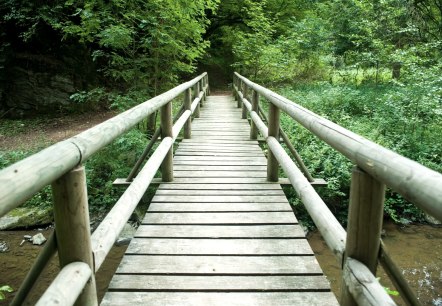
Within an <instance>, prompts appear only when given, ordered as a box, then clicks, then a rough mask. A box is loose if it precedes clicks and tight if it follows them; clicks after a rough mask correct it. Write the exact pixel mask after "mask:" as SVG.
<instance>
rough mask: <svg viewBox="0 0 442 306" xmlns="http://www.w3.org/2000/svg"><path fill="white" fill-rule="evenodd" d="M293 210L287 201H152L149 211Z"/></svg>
mask: <svg viewBox="0 0 442 306" xmlns="http://www.w3.org/2000/svg"><path fill="white" fill-rule="evenodd" d="M223 211H225V212H229V211H230V212H233V211H249V212H250V211H292V210H291V207H290V205H289V204H288V203H287V202H286V203H189V202H185V203H151V204H150V206H149V212H223Z"/></svg>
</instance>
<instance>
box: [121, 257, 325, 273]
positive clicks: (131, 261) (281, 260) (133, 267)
mask: <svg viewBox="0 0 442 306" xmlns="http://www.w3.org/2000/svg"><path fill="white" fill-rule="evenodd" d="M117 273H119V274H122V273H136V274H189V275H204V274H212V275H244V274H249V275H250V274H253V275H266V274H273V275H276V274H284V275H287V274H289V275H296V274H307V273H308V274H317V275H322V271H321V268H320V267H319V265H318V262H317V261H316V258H315V257H314V256H173V255H145V256H138V255H126V256H124V257H123V259H122V260H121V263H120V266H119V267H118V269H117Z"/></svg>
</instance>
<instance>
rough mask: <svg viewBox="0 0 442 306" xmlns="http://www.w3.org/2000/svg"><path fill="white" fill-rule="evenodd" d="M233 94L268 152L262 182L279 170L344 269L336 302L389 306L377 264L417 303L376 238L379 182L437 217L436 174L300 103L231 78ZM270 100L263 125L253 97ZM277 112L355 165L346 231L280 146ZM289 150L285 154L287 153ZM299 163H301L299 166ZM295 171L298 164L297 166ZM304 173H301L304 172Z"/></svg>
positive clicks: (440, 199)
mask: <svg viewBox="0 0 442 306" xmlns="http://www.w3.org/2000/svg"><path fill="white" fill-rule="evenodd" d="M233 88H234V96H235V98H236V100H237V101H238V107H242V116H243V118H246V117H247V113H249V114H250V118H251V134H250V136H251V139H256V137H257V131H259V132H260V133H261V134H262V135H263V137H264V138H266V142H267V145H268V147H269V152H268V164H267V179H268V180H269V181H277V180H278V170H279V166H281V168H282V169H283V170H284V172H285V174H286V175H287V177H288V178H289V180H290V182H291V184H292V186H293V187H294V188H295V190H296V192H297V194H298V196H299V198H300V199H301V201H302V202H303V203H304V205H305V207H306V209H307V211H308V212H309V214H310V216H311V217H312V219H313V221H314V222H315V224H316V226H317V227H318V229H319V231H320V232H321V235H322V236H323V238H324V240H325V241H326V243H327V245H328V246H329V248H330V249H331V250H332V251H333V253H334V254H335V255H336V257H337V259H338V261H339V263H340V264H341V265H342V270H343V271H342V272H343V273H342V275H343V276H342V277H343V284H344V285H343V286H342V287H343V290H342V294H341V304H342V305H355V304H359V305H395V303H394V302H393V301H392V299H391V298H390V297H389V295H388V294H387V293H386V292H385V290H384V289H383V288H382V286H381V285H380V284H379V282H378V281H377V280H376V278H375V276H374V275H375V274H376V267H377V264H378V261H379V262H380V263H381V264H382V266H383V267H384V269H385V270H386V272H387V274H388V275H389V276H390V278H391V280H392V281H393V283H394V284H395V286H396V287H397V289H398V291H399V292H400V295H401V297H402V298H403V299H404V300H405V302H406V303H407V304H409V305H420V303H419V301H418V300H417V298H416V296H415V294H414V293H413V291H412V290H411V289H410V287H409V286H408V284H407V282H406V281H405V280H404V278H403V276H402V273H401V272H400V269H399V268H398V267H397V266H396V265H395V264H394V262H393V260H392V259H391V257H390V255H389V254H388V252H387V250H386V249H385V246H384V245H383V244H382V241H381V228H382V219H383V204H384V193H385V191H384V190H385V185H386V186H388V187H390V188H392V189H393V190H395V191H396V192H398V193H400V194H401V195H403V196H404V197H405V198H407V199H408V200H409V201H411V202H413V203H414V204H415V205H417V206H418V207H420V208H421V209H423V210H424V211H426V212H427V213H428V214H430V215H432V216H434V217H436V218H437V219H438V220H442V175H441V174H440V173H438V172H435V171H433V170H430V169H428V168H426V167H424V166H422V165H420V164H418V163H416V162H414V161H412V160H409V159H407V158H405V157H403V156H401V155H399V154H396V153H394V152H392V151H390V150H388V149H386V148H384V147H382V146H380V145H377V144H375V143H373V142H371V141H369V140H367V139H365V138H363V137H361V136H360V135H357V134H355V133H352V132H350V131H348V130H346V129H344V128H343V127H341V126H339V125H337V124H334V123H333V122H331V121H329V120H327V119H325V118H322V117H320V116H318V115H317V114H315V113H313V112H311V111H309V110H307V109H305V108H303V107H301V106H300V105H298V104H296V103H294V102H292V101H290V100H288V99H286V98H284V97H282V96H280V95H278V94H276V93H274V92H272V91H271V90H269V89H267V88H264V87H262V86H260V85H258V84H256V83H254V82H252V81H250V80H248V79H247V78H245V77H243V76H241V75H239V74H238V73H235V74H234V80H233ZM260 96H262V97H264V98H265V99H266V100H267V101H268V102H269V111H268V127H267V126H266V124H265V123H264V122H263V120H262V116H261V111H262V109H260V106H259V97H260ZM280 110H282V111H284V112H285V113H286V114H288V115H289V116H290V117H291V118H293V119H294V120H296V121H297V122H298V123H300V124H301V125H302V126H304V127H305V128H307V129H308V130H309V131H310V132H311V133H312V134H314V135H315V136H317V137H319V138H320V139H321V140H323V141H324V142H326V143H327V144H329V145H330V146H331V147H333V148H334V149H336V150H337V151H339V152H340V153H342V154H343V155H344V156H346V157H347V158H349V159H350V160H351V161H352V162H353V163H354V164H355V167H354V169H353V174H352V181H351V189H350V207H349V214H348V227H347V233H346V231H345V230H344V228H343V227H342V226H341V225H340V224H339V222H338V221H337V219H336V218H335V217H334V216H333V214H332V213H331V212H330V210H329V209H328V207H327V205H326V204H325V203H324V201H323V200H322V199H321V198H320V197H319V195H318V194H317V193H316V191H315V190H314V189H313V187H312V186H311V184H310V182H309V181H310V180H311V176H310V178H309V177H308V176H304V175H303V173H302V172H301V171H300V170H299V169H298V167H297V166H296V165H295V163H294V162H293V161H292V159H291V158H290V156H289V155H288V154H287V153H286V151H285V150H284V148H283V147H282V146H281V144H280V143H279V136H280V135H281V130H280V127H279V125H280V122H279V117H280ZM290 151H291V150H290ZM298 164H299V162H298ZM300 167H301V168H302V167H304V166H303V165H302V164H300ZM303 172H304V173H305V172H306V171H305V170H304V171H303Z"/></svg>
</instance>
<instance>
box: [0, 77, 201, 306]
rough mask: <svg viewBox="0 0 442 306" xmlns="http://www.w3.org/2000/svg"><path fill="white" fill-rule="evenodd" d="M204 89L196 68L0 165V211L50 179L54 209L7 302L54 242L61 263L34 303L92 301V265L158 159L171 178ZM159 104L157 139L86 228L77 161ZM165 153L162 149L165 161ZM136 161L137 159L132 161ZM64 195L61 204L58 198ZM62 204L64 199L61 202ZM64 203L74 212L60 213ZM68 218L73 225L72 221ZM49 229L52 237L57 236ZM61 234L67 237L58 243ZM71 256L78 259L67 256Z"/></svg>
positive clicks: (32, 277)
mask: <svg viewBox="0 0 442 306" xmlns="http://www.w3.org/2000/svg"><path fill="white" fill-rule="evenodd" d="M192 87H193V88H194V91H195V90H197V91H196V92H194V96H195V97H194V100H193V102H192V104H190V103H189V102H190V101H188V100H189V95H190V89H191V88H192ZM208 92H209V85H208V76H207V73H203V74H201V75H199V76H198V77H196V78H194V79H192V80H191V81H188V82H186V83H183V84H181V85H179V86H177V87H175V88H173V89H171V90H169V91H167V92H165V93H163V94H161V95H159V96H156V97H154V98H152V99H150V100H148V101H146V102H144V103H142V104H139V105H138V106H135V107H133V108H131V109H129V110H128V111H126V112H124V113H122V114H119V115H117V116H115V117H113V118H111V119H109V120H107V121H105V122H103V123H101V124H99V125H97V126H95V127H93V128H91V129H89V130H86V131H84V132H82V133H80V134H78V135H76V136H74V137H71V138H69V139H67V140H64V141H61V142H58V143H56V144H54V145H52V146H50V147H48V148H46V149H44V150H42V151H40V152H39V153H36V154H34V155H32V156H30V157H28V158H26V159H24V160H22V161H19V162H17V163H15V164H13V165H11V166H9V167H7V168H5V169H2V170H0V183H1V184H2V185H3V186H2V188H1V189H0V203H1V204H0V217H1V216H3V215H5V214H6V213H8V212H9V211H11V210H12V209H14V208H15V207H17V206H19V205H20V204H22V203H23V202H24V201H26V200H27V199H28V198H29V197H31V196H32V195H34V194H35V193H37V192H38V191H40V190H41V189H42V188H43V187H45V186H46V185H48V184H52V190H53V193H54V210H55V211H56V212H57V214H56V218H55V232H54V235H52V236H51V238H50V241H49V243H47V245H46V246H45V247H44V249H43V252H42V254H41V255H40V256H39V257H38V259H37V261H36V262H35V263H34V266H33V267H32V268H31V271H30V272H29V273H28V275H27V276H26V279H25V281H24V282H23V284H22V286H21V288H20V289H19V291H18V293H17V296H16V298H15V299H14V301H13V302H12V304H13V305H19V304H21V303H22V302H23V301H24V300H25V299H26V297H27V295H28V293H29V290H30V289H31V287H32V285H33V284H34V283H35V281H36V279H37V278H38V276H39V275H40V274H41V272H42V270H43V269H44V267H45V266H46V264H47V262H48V260H49V259H50V258H51V257H52V255H53V254H54V253H55V252H56V248H57V249H58V251H59V259H60V265H61V266H62V270H61V272H60V273H59V274H58V276H57V277H56V278H55V280H54V281H53V282H52V284H51V286H50V287H49V288H48V290H47V291H46V292H45V293H44V294H43V296H42V297H41V299H40V300H39V302H38V305H52V304H54V305H55V304H57V303H58V304H63V305H73V304H74V303H80V304H82V305H97V294H96V288H95V280H94V274H95V272H96V271H97V270H98V269H99V268H100V266H101V264H102V263H103V261H104V259H105V258H106V256H107V254H108V253H109V251H110V249H111V247H112V245H113V244H114V242H115V241H116V239H117V238H118V235H119V234H120V232H121V230H122V229H123V227H124V225H125V224H126V222H127V221H128V219H129V217H130V216H131V214H132V212H133V211H134V209H135V208H136V206H137V204H138V203H139V201H140V200H141V197H142V196H143V194H144V193H145V191H146V190H147V188H148V187H149V185H150V183H151V181H152V179H153V177H154V176H155V174H156V172H157V170H158V169H159V167H160V165H162V164H163V167H162V168H163V169H162V170H163V180H166V181H170V180H172V179H173V173H172V171H173V169H172V149H173V144H174V142H175V140H176V139H177V137H178V134H179V133H180V131H181V130H182V129H183V127H184V125H185V124H186V123H187V126H190V121H191V116H192V114H193V113H194V112H195V116H197V114H196V113H197V110H198V109H199V106H200V104H201V103H202V102H203V101H204V100H205V97H206V95H207V94H208ZM182 93H185V95H184V97H185V98H184V102H183V103H184V104H185V107H183V108H181V109H180V111H179V114H178V116H179V118H177V120H176V122H175V125H172V121H174V120H172V113H171V107H172V105H171V103H172V100H173V99H175V98H176V97H177V96H179V95H180V94H182ZM159 109H161V110H162V114H161V123H162V127H161V131H163V135H162V140H161V143H160V145H159V146H158V148H157V149H156V150H155V151H154V153H153V154H152V156H151V157H150V158H149V159H148V160H147V162H146V164H145V165H144V167H143V168H142V170H141V171H140V173H139V174H138V175H137V176H136V177H135V179H134V180H133V182H132V183H131V185H130V186H129V188H127V189H126V191H125V192H124V193H123V195H122V196H121V197H120V199H119V200H118V201H117V203H116V204H115V205H114V207H113V208H112V209H111V211H110V212H109V213H108V214H107V216H106V217H105V218H104V220H103V221H102V222H101V223H100V225H99V226H98V228H97V229H96V230H95V231H94V233H93V234H92V235H91V234H90V230H89V216H88V205H87V187H86V180H85V171H84V167H83V166H82V164H83V163H84V162H85V161H86V160H87V159H88V158H89V157H91V156H92V155H93V154H95V153H96V152H97V151H98V150H100V149H102V148H103V147H104V146H106V145H108V144H109V143H110V142H112V141H113V140H115V139H116V138H117V137H119V136H121V135H123V134H124V133H126V132H128V131H129V130H130V129H131V128H133V127H134V126H136V125H137V124H138V123H139V122H141V121H142V120H144V119H145V118H147V117H148V116H149V115H150V114H152V113H154V112H156V111H157V110H159ZM147 153H148V152H147ZM147 153H146V155H147ZM166 156H169V159H168V160H167V161H166V160H165V158H166ZM141 162H142V160H141V161H140V164H141ZM66 203H67V204H68V205H64V204H66ZM77 204H78V205H77ZM69 205H70V207H67V206H69ZM65 206H66V207H65ZM66 209H70V210H71V211H72V210H76V211H77V212H75V213H65V210H66ZM80 219H81V220H80ZM74 224H76V225H77V227H79V228H75V226H74ZM69 228H70V229H71V230H72V231H73V232H75V234H76V235H74V236H75V239H71V236H72V235H71V234H68V233H69ZM55 233H56V235H55ZM54 237H57V241H58V243H57V242H56V241H55V240H56V239H55V238H54ZM65 241H68V242H69V243H70V244H65V243H64V242H65ZM62 242H63V243H62ZM69 250H70V251H69ZM73 254H75V255H73ZM72 257H75V258H77V259H78V260H81V261H79V262H73V261H72V259H73V258H72ZM67 285H69V288H70V292H69V294H66V290H60V288H65V287H66V286H67ZM71 289H72V290H71Z"/></svg>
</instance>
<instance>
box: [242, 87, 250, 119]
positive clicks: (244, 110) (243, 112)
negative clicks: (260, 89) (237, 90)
mask: <svg viewBox="0 0 442 306" xmlns="http://www.w3.org/2000/svg"><path fill="white" fill-rule="evenodd" d="M248 95H249V86H247V84H244V95H243V98H244V99H247V100H248ZM241 118H242V119H247V107H246V104H245V103H244V102H243V103H242V112H241Z"/></svg>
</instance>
